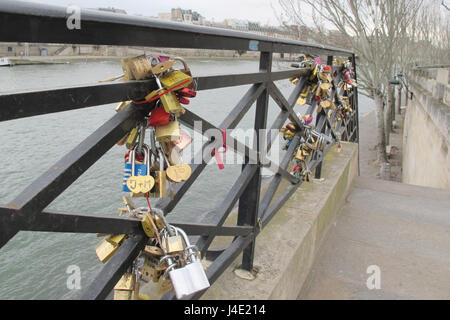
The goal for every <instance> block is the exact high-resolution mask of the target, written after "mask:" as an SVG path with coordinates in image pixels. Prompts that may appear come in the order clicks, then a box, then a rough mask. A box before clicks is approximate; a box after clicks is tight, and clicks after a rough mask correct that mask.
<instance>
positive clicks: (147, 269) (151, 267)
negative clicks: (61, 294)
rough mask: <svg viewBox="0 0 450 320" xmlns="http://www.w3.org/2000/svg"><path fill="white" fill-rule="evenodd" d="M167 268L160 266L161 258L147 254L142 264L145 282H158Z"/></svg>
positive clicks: (142, 275)
mask: <svg viewBox="0 0 450 320" xmlns="http://www.w3.org/2000/svg"><path fill="white" fill-rule="evenodd" d="M164 270H165V268H163V267H160V266H159V259H158V258H156V257H151V256H146V257H145V259H144V264H143V265H142V272H141V279H142V280H143V281H145V282H150V281H153V282H158V281H159V278H160V277H161V276H162V275H163V273H164Z"/></svg>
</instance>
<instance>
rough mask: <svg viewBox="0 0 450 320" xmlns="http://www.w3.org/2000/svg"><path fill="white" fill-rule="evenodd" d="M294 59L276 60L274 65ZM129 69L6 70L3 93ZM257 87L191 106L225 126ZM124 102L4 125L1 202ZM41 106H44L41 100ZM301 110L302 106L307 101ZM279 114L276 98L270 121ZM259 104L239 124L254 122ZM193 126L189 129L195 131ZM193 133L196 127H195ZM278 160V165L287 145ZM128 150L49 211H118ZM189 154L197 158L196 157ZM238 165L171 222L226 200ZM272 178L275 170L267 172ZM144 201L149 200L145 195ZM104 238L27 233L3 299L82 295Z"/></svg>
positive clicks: (366, 107) (2, 276)
mask: <svg viewBox="0 0 450 320" xmlns="http://www.w3.org/2000/svg"><path fill="white" fill-rule="evenodd" d="M189 65H190V67H191V70H192V73H193V75H195V76H206V75H220V74H230V73H248V72H257V71H258V63H257V62H256V61H216V60H214V61H209V60H202V61H192V62H190V63H189ZM288 66H289V64H285V63H283V64H282V63H278V62H274V70H285V69H286V68H287V67H288ZM119 74H121V67H120V63H119V62H88V63H71V64H64V65H34V66H15V67H11V68H0V93H4V92H9V91H17V90H31V89H43V88H49V87H57V86H68V85H79V84H86V83H95V82H97V81H99V80H102V79H107V78H110V77H113V76H116V75H119ZM276 84H277V86H278V87H279V88H280V90H281V91H282V92H283V93H284V94H285V96H286V97H288V96H289V93H290V92H291V90H292V88H293V86H292V84H290V83H289V81H287V80H283V81H278V82H277V83H276ZM249 87H250V86H240V87H233V88H226V89H217V90H208V91H201V92H199V94H198V95H197V97H196V98H195V99H192V100H191V104H190V105H189V106H187V108H189V109H190V110H191V111H193V112H194V113H197V114H198V115H200V116H201V117H204V118H205V119H206V120H208V121H210V122H211V123H212V124H214V125H219V124H220V123H221V121H222V120H223V119H224V117H225V116H226V115H227V114H228V112H229V111H231V109H232V108H233V107H234V106H235V105H236V103H237V102H238V101H239V100H240V98H241V97H242V96H243V94H244V93H245V92H246V91H247V90H248V88H249ZM115 105H116V104H109V105H103V106H97V107H92V108H87V109H83V110H74V111H68V112H61V113H55V114H50V115H43V116H36V117H32V118H25V119H19V120H12V121H8V122H1V123H0V137H1V143H0V148H1V154H2V156H3V162H1V163H0V181H1V184H0V203H2V204H6V203H8V202H10V201H11V200H13V199H14V198H15V197H16V196H17V195H18V194H19V193H20V192H21V191H22V190H23V189H24V188H25V187H26V186H27V185H28V184H30V183H31V182H32V181H33V180H34V179H36V178H38V177H39V176H40V175H41V174H42V173H44V172H45V171H46V170H47V169H48V168H49V167H51V166H52V165H53V164H54V163H55V162H56V161H58V160H59V159H60V158H61V157H63V156H64V155H65V154H66V153H67V152H69V151H70V150H72V149H73V148H74V147H76V146H77V145H78V144H79V143H80V142H81V141H83V140H84V139H85V138H87V137H88V136H89V135H90V134H91V133H92V132H93V131H94V130H96V129H97V128H98V127H100V126H101V125H102V124H103V123H104V122H105V121H107V120H108V119H110V118H111V117H112V116H113V115H114V114H115V111H114V107H115ZM36 108H39V105H36ZM372 108H373V102H372V101H371V100H368V99H367V98H365V97H364V96H361V97H360V114H361V115H362V114H365V113H367V112H368V111H370V110H371V109H372ZM296 111H301V108H300V107H299V106H297V107H296ZM278 112H279V108H278V106H277V105H276V104H275V103H274V102H273V101H272V100H271V101H270V108H269V118H268V119H269V124H271V122H272V121H273V119H275V117H276V116H277V114H278ZM254 117H255V112H254V108H252V109H251V110H250V111H249V112H248V114H247V115H246V116H245V117H244V118H243V119H242V121H241V123H240V124H239V125H238V128H242V129H247V128H251V127H253V120H254ZM188 131H189V130H188ZM189 132H190V133H192V132H191V131H189ZM274 150H277V152H274V154H273V155H272V156H271V157H270V158H271V159H272V160H274V161H275V162H277V160H276V158H277V156H278V154H279V153H278V150H279V146H277V145H274ZM124 152H125V148H124V147H118V146H114V147H113V148H112V149H111V150H110V151H109V152H108V153H106V155H105V156H104V157H102V159H100V161H98V162H97V163H96V164H94V165H93V166H92V167H91V168H90V169H89V170H88V171H87V172H85V174H84V175H83V176H81V177H80V178H79V179H78V180H77V181H76V182H75V183H74V184H73V185H72V186H70V187H69V188H68V189H67V190H66V191H65V192H64V193H63V194H62V195H61V196H60V197H58V198H57V199H56V200H55V201H54V202H53V203H52V204H51V205H50V206H49V209H52V210H59V211H66V212H79V213H92V214H98V215H111V216H116V215H117V208H118V207H122V202H121V196H122V195H123V193H122V192H121V184H122V174H123V155H124ZM185 159H186V160H189V157H186V155H185ZM240 170H241V166H240V165H238V164H234V165H231V164H230V165H226V168H225V170H222V171H220V170H219V169H218V167H217V165H216V164H215V162H214V161H212V162H211V163H210V164H209V165H208V166H207V167H206V169H205V170H204V172H203V173H202V174H201V175H200V179H198V180H197V181H196V182H195V183H194V185H193V186H192V187H191V189H190V190H189V191H188V192H187V194H186V195H185V197H184V198H183V200H182V201H181V202H180V203H179V205H178V206H177V207H176V208H175V210H174V212H173V213H171V214H170V220H172V221H174V220H177V221H189V220H190V219H192V217H197V216H204V215H205V213H207V212H208V211H210V210H212V209H214V208H215V207H216V206H217V205H219V204H220V201H221V200H222V199H223V198H224V197H225V195H226V193H227V192H228V191H229V190H230V189H231V187H232V185H233V183H234V181H235V180H236V179H237V177H238V176H239V174H240ZM265 174H267V175H269V174H270V172H265ZM136 203H137V204H138V205H139V206H143V205H144V202H143V201H142V200H137V201H136ZM99 242H100V238H97V237H96V235H95V234H94V235H91V234H69V233H67V234H66V233H47V232H22V231H21V232H19V233H18V234H17V235H16V236H15V237H14V238H13V239H12V240H10V241H9V243H8V244H6V245H5V246H4V247H3V248H2V249H1V250H0V299H76V298H78V297H80V295H81V293H82V291H83V289H86V287H87V286H88V285H89V284H90V283H91V282H92V280H93V279H94V277H95V275H96V274H97V273H98V271H99V270H100V269H101V267H102V264H101V263H100V262H99V261H98V259H97V257H96V255H95V251H94V248H95V246H96V245H97V243H99ZM71 265H76V266H78V267H79V268H80V270H81V290H69V289H68V287H67V279H68V277H69V274H68V273H66V271H67V270H68V267H69V266H71Z"/></svg>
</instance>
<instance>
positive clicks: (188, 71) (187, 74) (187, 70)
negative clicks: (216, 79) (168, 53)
mask: <svg viewBox="0 0 450 320" xmlns="http://www.w3.org/2000/svg"><path fill="white" fill-rule="evenodd" d="M173 60H175V61H180V62H181V63H182V64H183V69H180V70H175V71H176V75H175V76H176V77H177V78H179V79H180V82H179V83H183V82H184V83H185V84H183V85H181V86H179V85H178V84H177V89H176V90H180V89H181V88H183V89H184V88H189V89H194V87H195V83H194V81H193V79H192V72H191V69H190V68H189V66H188V65H187V63H186V61H185V60H184V59H183V58H181V57H175V58H173ZM180 72H181V73H183V74H184V75H183V74H180ZM167 76H168V77H169V78H171V79H170V81H174V78H173V76H174V75H167ZM188 77H190V79H189V78H188ZM182 79H186V80H182ZM188 79H189V80H190V81H188ZM186 81H188V83H187V85H186ZM173 85H176V84H173Z"/></svg>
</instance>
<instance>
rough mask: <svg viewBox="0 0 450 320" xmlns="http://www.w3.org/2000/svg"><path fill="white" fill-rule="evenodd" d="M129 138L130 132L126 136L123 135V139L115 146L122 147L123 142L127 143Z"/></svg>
mask: <svg viewBox="0 0 450 320" xmlns="http://www.w3.org/2000/svg"><path fill="white" fill-rule="evenodd" d="M129 136H130V132H127V134H126V135H124V136H123V138H122V139H120V140H119V141H118V142H117V145H118V146H123V145H124V144H125V142H127V140H128V137H129Z"/></svg>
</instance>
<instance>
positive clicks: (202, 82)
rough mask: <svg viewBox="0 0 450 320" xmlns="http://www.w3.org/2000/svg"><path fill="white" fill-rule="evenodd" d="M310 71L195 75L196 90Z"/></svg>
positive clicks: (255, 81) (288, 76)
mask: <svg viewBox="0 0 450 320" xmlns="http://www.w3.org/2000/svg"><path fill="white" fill-rule="evenodd" d="M308 72H310V69H293V70H287V71H275V72H256V73H243V74H227V75H217V76H204V77H197V78H195V79H196V80H197V84H198V90H199V91H201V90H211V89H221V88H226V87H236V86H242V85H248V84H254V83H264V82H267V81H278V80H284V79H289V78H292V77H296V76H302V75H304V74H305V73H308Z"/></svg>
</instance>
